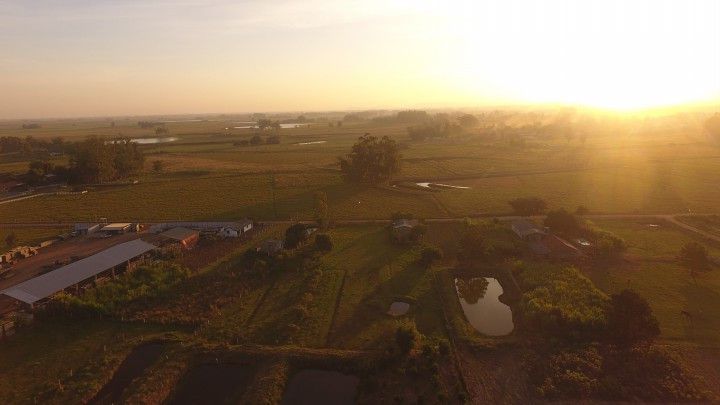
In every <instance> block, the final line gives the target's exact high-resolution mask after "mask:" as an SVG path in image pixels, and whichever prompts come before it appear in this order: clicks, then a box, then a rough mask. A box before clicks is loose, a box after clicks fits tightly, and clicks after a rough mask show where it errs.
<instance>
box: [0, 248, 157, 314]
mask: <svg viewBox="0 0 720 405" xmlns="http://www.w3.org/2000/svg"><path fill="white" fill-rule="evenodd" d="M153 249H155V246H154V245H151V244H149V243H147V242H145V241H142V240H140V239H136V240H133V241H130V242H125V243H121V244H119V245H115V246H113V247H111V248H109V249H106V250H103V251H102V252H100V253H97V254H94V255H92V256H90V257H86V258H85V259H81V260H78V261H76V262H74V263H70V264H68V265H67V266H63V267H61V268H59V269H57V270H53V271H51V272H49V273H45V274H43V275H41V276H38V277H35V278H33V279H30V280H28V281H25V282H22V283H20V284H17V285H15V286H13V287H10V288H8V289H6V290H3V291H0V294H4V295H7V296H10V297H13V298H15V299H17V300H19V301H22V302H25V303H27V304H33V303H35V302H37V301H40V300H42V299H44V298H47V297H50V296H51V295H53V294H55V293H57V292H58V291H62V290H64V289H66V288H68V287H71V286H73V285H75V284H77V283H79V282H81V281H84V280H87V279H89V278H90V277H93V276H95V275H97V274H100V273H102V272H103V271H105V270H109V269H111V268H113V267H115V266H117V265H119V264H122V263H125V262H127V261H128V260H131V259H134V258H135V257H138V256H140V255H141V254H143V253H146V252H149V251H151V250H153Z"/></svg>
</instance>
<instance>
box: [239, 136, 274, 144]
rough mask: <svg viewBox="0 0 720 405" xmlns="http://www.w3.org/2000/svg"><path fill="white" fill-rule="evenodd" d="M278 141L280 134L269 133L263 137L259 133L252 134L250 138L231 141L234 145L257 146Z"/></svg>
mask: <svg viewBox="0 0 720 405" xmlns="http://www.w3.org/2000/svg"><path fill="white" fill-rule="evenodd" d="M279 143H280V135H270V136H267V137H265V138H264V139H263V137H262V136H260V135H253V136H252V137H251V138H250V139H243V140H240V141H236V142H234V143H233V145H235V146H258V145H277V144H279Z"/></svg>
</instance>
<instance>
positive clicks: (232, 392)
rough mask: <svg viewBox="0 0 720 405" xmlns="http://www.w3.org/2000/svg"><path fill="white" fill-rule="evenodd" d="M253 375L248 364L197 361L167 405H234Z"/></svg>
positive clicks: (252, 369) (251, 367)
mask: <svg viewBox="0 0 720 405" xmlns="http://www.w3.org/2000/svg"><path fill="white" fill-rule="evenodd" d="M254 374H255V367H254V366H252V365H249V364H241V363H203V364H197V365H195V366H193V367H192V368H191V369H190V370H189V371H188V372H187V373H185V375H184V376H183V377H182V379H181V380H180V382H179V383H178V387H177V388H176V391H175V395H173V396H172V399H171V400H170V401H169V402H168V404H174V405H181V404H182V405H185V404H187V405H191V404H193V405H194V404H236V403H238V401H239V400H240V398H241V397H242V395H243V394H244V393H245V390H246V389H247V387H248V385H249V384H250V381H251V379H252V378H253V375H254Z"/></svg>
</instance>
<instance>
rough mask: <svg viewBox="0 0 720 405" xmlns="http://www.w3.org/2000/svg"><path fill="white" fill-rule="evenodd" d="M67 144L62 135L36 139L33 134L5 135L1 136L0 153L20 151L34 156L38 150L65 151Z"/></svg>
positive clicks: (25, 154) (43, 151) (22, 153)
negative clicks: (47, 138)
mask: <svg viewBox="0 0 720 405" xmlns="http://www.w3.org/2000/svg"><path fill="white" fill-rule="evenodd" d="M66 145H67V144H66V143H65V142H64V141H63V139H62V138H60V137H57V138H52V139H50V140H45V139H36V138H33V137H32V136H27V137H25V138H20V137H17V136H3V137H1V138H0V153H19V154H21V155H23V156H32V155H33V154H34V153H37V152H40V153H63V152H64V151H65V147H66Z"/></svg>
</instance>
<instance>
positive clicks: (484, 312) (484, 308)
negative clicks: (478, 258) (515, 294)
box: [455, 277, 514, 336]
mask: <svg viewBox="0 0 720 405" xmlns="http://www.w3.org/2000/svg"><path fill="white" fill-rule="evenodd" d="M455 289H456V291H457V294H458V298H459V299H460V306H461V307H462V309H463V312H464V313H465V317H466V318H467V320H468V321H469V322H470V325H472V327H473V328H475V330H477V331H478V332H480V333H482V334H484V335H488V336H503V335H507V334H509V333H510V332H512V330H513V328H514V324H513V319H512V310H511V309H510V307H509V306H507V305H505V304H503V303H502V302H500V299H499V297H500V295H501V294H502V293H503V288H502V286H501V285H500V282H499V281H497V279H495V278H490V277H476V278H456V279H455Z"/></svg>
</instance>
